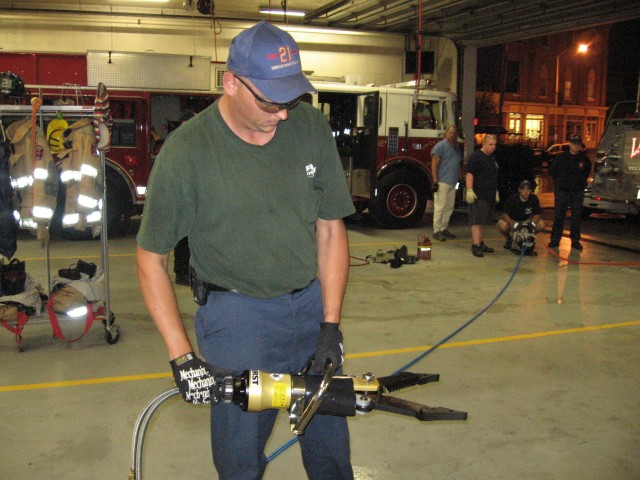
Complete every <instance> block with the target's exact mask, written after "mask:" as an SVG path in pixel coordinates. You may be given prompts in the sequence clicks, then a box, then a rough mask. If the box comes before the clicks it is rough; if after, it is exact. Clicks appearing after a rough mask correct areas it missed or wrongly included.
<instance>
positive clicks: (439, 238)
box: [433, 232, 447, 242]
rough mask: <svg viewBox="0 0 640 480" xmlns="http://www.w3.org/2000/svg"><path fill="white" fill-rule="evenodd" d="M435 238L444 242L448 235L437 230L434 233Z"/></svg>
mask: <svg viewBox="0 0 640 480" xmlns="http://www.w3.org/2000/svg"><path fill="white" fill-rule="evenodd" d="M433 238H435V239H436V240H440V241H441V242H444V241H445V240H446V239H447V237H446V235H445V234H444V232H436V233H434V234H433Z"/></svg>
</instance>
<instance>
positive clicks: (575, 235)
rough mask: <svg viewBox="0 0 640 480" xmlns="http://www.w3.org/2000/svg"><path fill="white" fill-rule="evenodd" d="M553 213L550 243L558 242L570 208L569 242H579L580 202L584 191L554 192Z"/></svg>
mask: <svg viewBox="0 0 640 480" xmlns="http://www.w3.org/2000/svg"><path fill="white" fill-rule="evenodd" d="M554 195H555V211H554V213H553V227H552V228H551V241H552V242H560V239H561V238H562V230H563V229H564V219H565V216H566V214H567V210H568V209H569V208H571V230H570V233H569V237H570V238H571V242H572V243H575V242H579V241H580V227H581V225H582V202H583V200H584V191H583V190H581V191H579V192H571V191H568V190H558V189H556V190H555V194H554Z"/></svg>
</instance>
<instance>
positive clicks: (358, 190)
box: [0, 52, 462, 231]
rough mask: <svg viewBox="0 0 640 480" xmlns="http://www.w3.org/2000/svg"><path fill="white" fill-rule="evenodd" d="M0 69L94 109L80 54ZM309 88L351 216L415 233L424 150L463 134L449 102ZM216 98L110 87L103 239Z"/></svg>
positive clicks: (437, 94) (424, 191)
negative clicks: (192, 118) (177, 136)
mask: <svg viewBox="0 0 640 480" xmlns="http://www.w3.org/2000/svg"><path fill="white" fill-rule="evenodd" d="M0 71H12V72H14V73H16V74H17V75H19V76H20V77H21V78H22V79H23V80H24V82H25V84H27V86H26V91H27V92H28V94H27V97H30V96H35V95H39V96H40V97H42V99H43V104H44V105H55V104H56V103H58V104H59V103H61V102H70V103H73V104H76V105H77V104H84V105H86V106H92V105H93V100H94V97H95V88H92V87H87V60H86V57H85V56H84V55H64V54H40V53H38V54H36V53H6V52H4V53H0ZM218 73H220V72H218ZM313 83H314V86H315V87H316V88H317V90H318V93H317V94H314V95H312V98H311V102H312V104H313V105H315V106H317V107H318V108H319V109H320V110H321V111H322V112H323V113H324V114H325V117H326V118H327V120H328V121H329V123H330V125H331V128H332V131H333V134H334V137H335V140H336V144H337V146H338V150H339V153H340V156H341V159H342V162H343V166H344V169H345V175H346V177H347V181H348V183H349V186H350V189H351V193H352V195H353V198H354V203H355V204H356V206H357V209H358V212H359V213H361V212H363V211H364V210H367V209H368V210H369V212H370V213H371V215H372V216H373V217H374V219H375V220H376V221H377V223H378V224H379V225H380V226H383V227H386V228H405V227H410V226H413V225H415V224H416V223H417V222H418V221H420V219H421V218H422V216H423V214H424V211H425V207H426V203H427V200H428V198H430V197H431V189H432V180H431V170H430V164H431V149H432V147H433V146H434V145H435V143H436V142H438V141H439V140H440V139H441V138H442V137H443V135H444V131H445V130H446V129H447V128H448V127H449V125H458V129H459V131H462V130H461V129H460V126H459V124H458V123H459V115H458V103H457V98H456V96H455V94H453V93H451V92H447V91H439V90H436V89H433V88H427V87H426V86H425V88H421V89H420V90H416V88H415V86H414V85H409V84H396V85H390V86H385V87H359V86H352V85H346V84H344V83H326V82H313ZM107 87H109V86H108V85H107ZM218 96H219V94H217V93H214V92H196V93H194V92H187V91H136V90H133V89H126V90H125V89H114V88H109V99H110V107H111V114H112V116H113V122H114V123H113V133H112V142H111V144H112V146H111V149H110V151H109V152H108V153H107V156H106V162H107V171H106V181H107V206H108V208H107V214H108V222H109V229H110V231H113V230H114V229H116V230H117V229H118V227H121V226H123V225H125V224H126V222H127V221H128V219H129V218H130V217H131V216H132V215H134V214H136V213H140V212H141V209H142V206H143V204H144V200H145V193H146V187H147V182H148V179H149V174H150V171H151V167H152V165H153V161H154V158H155V155H156V154H157V152H158V150H159V148H160V145H161V144H162V141H163V140H164V138H165V137H166V135H167V134H168V133H169V132H170V131H171V129H172V128H174V127H175V126H177V125H178V123H179V120H180V118H181V116H182V113H183V112H185V111H187V110H191V111H195V112H198V111H200V110H202V109H203V108H205V107H206V106H208V105H209V104H211V103H212V102H213V101H214V100H215V99H216V98H217V97H218ZM23 102H25V103H26V102H28V98H25V99H23ZM45 128H46V126H45Z"/></svg>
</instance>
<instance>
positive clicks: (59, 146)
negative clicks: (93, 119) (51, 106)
mask: <svg viewBox="0 0 640 480" xmlns="http://www.w3.org/2000/svg"><path fill="white" fill-rule="evenodd" d="M67 128H69V124H68V123H67V121H66V120H65V119H64V118H62V113H60V112H58V113H57V114H56V118H54V119H53V120H51V121H50V122H49V125H48V126H47V143H48V144H49V150H50V151H51V153H52V154H53V155H57V154H58V153H60V152H61V151H62V150H63V149H64V131H65V130H66V129H67Z"/></svg>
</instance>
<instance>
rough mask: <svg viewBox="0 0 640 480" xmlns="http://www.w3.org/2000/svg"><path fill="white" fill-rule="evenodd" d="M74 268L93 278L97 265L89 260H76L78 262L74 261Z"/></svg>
mask: <svg viewBox="0 0 640 480" xmlns="http://www.w3.org/2000/svg"><path fill="white" fill-rule="evenodd" d="M76 268H77V269H78V271H79V272H80V273H86V274H87V275H88V276H89V278H93V276H94V275H95V274H96V268H97V267H96V264H95V263H89V262H84V261H82V260H78V262H77V263H76Z"/></svg>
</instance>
